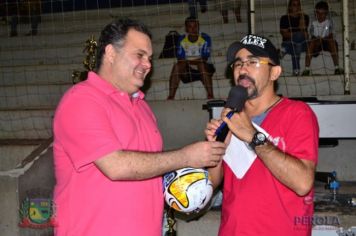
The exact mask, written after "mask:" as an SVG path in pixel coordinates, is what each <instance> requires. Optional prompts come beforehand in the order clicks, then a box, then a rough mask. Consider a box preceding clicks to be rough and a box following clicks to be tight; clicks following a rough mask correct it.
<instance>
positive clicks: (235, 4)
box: [217, 0, 241, 24]
mask: <svg viewBox="0 0 356 236" xmlns="http://www.w3.org/2000/svg"><path fill="white" fill-rule="evenodd" d="M217 4H218V5H217V7H218V8H219V9H220V13H221V15H222V17H223V22H224V24H227V23H229V12H228V11H229V10H232V11H233V12H234V14H235V18H236V22H237V23H240V22H241V13H240V12H241V0H218V1H217Z"/></svg>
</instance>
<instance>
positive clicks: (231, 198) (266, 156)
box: [205, 35, 319, 236]
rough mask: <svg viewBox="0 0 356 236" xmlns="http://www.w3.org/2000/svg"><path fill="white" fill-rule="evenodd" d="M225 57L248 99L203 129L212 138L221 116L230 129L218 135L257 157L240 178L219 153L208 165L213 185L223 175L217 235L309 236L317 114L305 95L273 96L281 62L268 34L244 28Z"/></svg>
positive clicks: (315, 160) (315, 153)
mask: <svg viewBox="0 0 356 236" xmlns="http://www.w3.org/2000/svg"><path fill="white" fill-rule="evenodd" d="M227 58H228V63H229V66H230V67H231V69H232V70H233V76H234V81H235V84H236V85H240V86H243V87H245V88H246V90H247V93H248V98H247V101H246V102H245V106H244V109H243V110H242V111H241V112H235V113H234V115H233V116H232V117H231V119H228V118H226V115H227V113H228V112H229V111H231V109H229V108H225V109H224V110H223V112H222V114H221V117H222V120H218V119H213V120H211V121H210V122H209V123H208V124H207V127H206V130H205V134H206V136H207V139H208V140H210V141H213V140H215V138H216V137H215V131H216V129H217V128H218V127H219V126H220V124H221V122H222V121H224V122H226V124H227V125H228V127H229V129H230V134H229V135H228V136H227V139H226V140H225V142H226V143H227V144H229V143H230V142H231V140H233V139H235V138H236V139H237V140H240V141H242V142H244V144H246V145H247V147H248V150H249V151H250V152H254V153H255V154H256V155H257V157H256V159H254V161H253V162H252V164H251V166H250V167H249V169H248V170H247V172H246V173H245V174H244V175H243V176H242V177H241V176H239V177H237V175H235V174H234V172H233V170H234V169H235V168H239V167H238V166H233V165H231V164H229V163H227V161H226V159H225V157H224V161H222V162H221V163H220V164H219V165H218V166H217V167H214V168H210V169H209V174H210V177H211V179H212V182H213V184H214V186H218V185H219V184H220V183H221V181H222V179H224V182H223V191H222V192H223V201H222V215H221V224H220V229H219V235H220V236H226V235H229V236H234V235H236V236H240V235H244V236H246V235H251V236H252V235H253V236H255V235H274V236H286V235H288V236H306V235H311V227H312V217H313V194H314V191H313V184H314V173H315V169H316V165H317V159H318V140H319V126H318V123H317V118H316V116H315V114H314V112H313V111H312V110H311V108H310V107H309V106H308V105H307V104H305V103H304V102H302V101H296V100H290V99H288V98H286V97H282V96H279V95H277V93H276V83H277V79H278V78H279V76H280V74H281V72H282V68H281V66H280V61H279V55H278V52H277V49H276V48H275V47H274V45H273V44H272V43H271V42H270V40H268V39H267V38H264V37H262V36H257V35H247V36H245V37H244V38H243V39H242V40H241V41H240V42H234V43H233V44H232V45H231V46H230V47H229V49H228V52H227ZM252 122H254V123H255V124H257V125H259V126H260V127H262V128H263V129H264V130H265V131H266V132H267V133H268V135H266V134H265V133H263V132H261V131H258V130H257V129H256V126H255V125H253V123H252ZM246 145H245V146H246ZM228 150H229V146H228V148H227V152H228ZM237 155H239V153H236V157H237ZM241 155H243V154H242V152H241ZM242 158H244V157H242Z"/></svg>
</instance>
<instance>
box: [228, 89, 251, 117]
mask: <svg viewBox="0 0 356 236" xmlns="http://www.w3.org/2000/svg"><path fill="white" fill-rule="evenodd" d="M247 96H248V94H247V89H246V88H245V87H243V86H240V85H237V86H234V87H232V88H231V90H230V92H229V96H228V97H227V100H226V104H225V107H228V108H231V109H232V110H234V111H237V112H240V111H241V110H242V109H243V107H244V105H245V102H246V100H247Z"/></svg>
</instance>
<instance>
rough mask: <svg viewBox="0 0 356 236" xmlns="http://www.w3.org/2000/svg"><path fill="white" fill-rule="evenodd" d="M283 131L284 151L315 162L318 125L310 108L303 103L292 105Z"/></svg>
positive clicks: (317, 144)
mask: <svg viewBox="0 0 356 236" xmlns="http://www.w3.org/2000/svg"><path fill="white" fill-rule="evenodd" d="M287 127H288V128H287V129H286V131H285V137H284V138H285V151H286V152H287V153H288V154H290V155H292V156H295V157H297V158H300V159H306V160H311V161H314V162H315V163H317V160H318V146H319V125H318V122H317V118H316V115H315V114H314V112H313V111H312V109H311V108H310V107H309V106H308V105H307V104H304V103H301V102H299V103H296V104H294V105H293V108H292V109H291V112H290V114H289V115H288V125H287Z"/></svg>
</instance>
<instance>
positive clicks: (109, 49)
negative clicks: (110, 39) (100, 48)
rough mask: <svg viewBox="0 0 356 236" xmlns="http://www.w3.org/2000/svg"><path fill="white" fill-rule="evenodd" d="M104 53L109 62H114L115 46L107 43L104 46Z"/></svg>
mask: <svg viewBox="0 0 356 236" xmlns="http://www.w3.org/2000/svg"><path fill="white" fill-rule="evenodd" d="M105 55H106V59H107V61H108V62H109V63H110V64H113V63H114V59H115V55H116V51H115V48H114V46H113V45H112V44H108V45H106V47H105Z"/></svg>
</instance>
